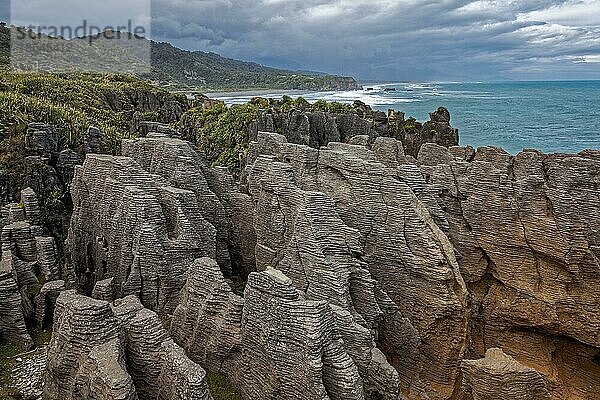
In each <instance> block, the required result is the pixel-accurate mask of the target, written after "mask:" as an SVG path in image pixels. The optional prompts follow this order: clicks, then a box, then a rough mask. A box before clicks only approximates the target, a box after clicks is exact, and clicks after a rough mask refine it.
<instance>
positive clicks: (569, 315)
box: [2, 109, 600, 400]
mask: <svg viewBox="0 0 600 400" xmlns="http://www.w3.org/2000/svg"><path fill="white" fill-rule="evenodd" d="M394 118H400V116H399V115H396V116H394ZM388 123H389V121H388ZM430 123H431V124H439V126H437V128H435V129H438V131H439V130H443V129H445V128H444V127H446V128H448V129H450V128H449V115H448V114H447V113H445V112H444V110H441V109H440V110H438V111H437V112H436V113H433V114H432V116H431V121H430ZM148 129H155V128H152V127H151V126H150V125H149V128H148ZM307 138H308V137H307ZM305 139H306V138H305ZM398 139H401V138H394V137H385V136H384V135H371V134H370V133H369V132H365V134H362V135H354V136H352V137H351V138H346V139H345V140H346V141H348V142H349V143H338V142H335V141H331V140H326V141H325V142H318V141H317V142H315V143H304V144H298V143H290V142H289V141H288V140H287V139H286V137H285V136H283V135H279V134H276V133H266V132H258V133H257V134H256V140H255V141H254V142H253V143H251V145H250V148H249V150H248V154H247V160H246V164H245V165H246V168H245V170H244V172H243V174H242V176H241V179H240V182H235V181H234V179H233V177H232V176H231V175H229V174H228V173H227V171H226V170H224V169H222V168H214V169H213V168H209V166H208V165H207V162H206V161H205V159H204V158H203V157H202V155H200V154H199V153H198V152H197V151H196V150H195V149H194V148H193V147H192V145H191V144H189V143H187V142H185V141H181V140H179V139H177V138H174V137H171V136H170V135H168V134H165V133H159V132H148V133H147V134H146V135H145V137H143V138H139V139H134V140H128V141H124V142H123V146H122V152H123V156H120V157H115V156H99V155H94V154H88V155H87V157H86V161H85V162H84V164H83V166H80V167H76V170H75V174H74V178H73V183H72V195H73V203H74V213H73V218H72V221H71V227H70V231H69V239H68V244H69V251H70V260H71V267H72V269H73V275H74V277H75V278H76V280H77V284H78V289H79V290H80V291H81V292H84V293H87V294H89V295H91V296H92V297H93V298H94V299H92V298H90V297H86V296H82V295H76V294H75V293H74V292H70V291H65V290H62V289H53V287H48V288H47V289H46V290H44V291H43V293H44V296H45V297H44V298H43V299H42V298H40V300H39V301H40V304H42V303H43V304H48V305H47V306H46V307H47V309H48V310H51V309H53V308H54V309H55V315H56V319H57V320H60V321H59V322H56V323H55V331H54V335H53V340H52V343H51V346H50V351H51V352H53V353H52V354H56V355H57V356H56V357H57V358H58V359H61V357H62V359H61V360H60V362H57V361H51V362H50V364H49V366H48V370H47V375H46V376H47V382H48V385H47V388H48V390H49V392H48V395H49V396H50V395H58V396H67V397H68V396H82V394H81V393H91V391H97V392H98V391H99V392H102V393H113V394H114V396H121V397H120V398H134V397H131V396H138V398H177V396H183V395H181V393H200V394H199V396H205V395H206V393H205V391H204V389H203V388H205V386H204V383H203V377H204V375H203V372H202V368H204V369H205V370H208V371H211V372H215V373H222V374H224V375H226V376H227V378H228V379H229V380H230V381H231V383H232V384H233V385H234V386H235V388H236V389H237V390H238V391H239V393H240V394H241V395H242V397H243V398H245V399H251V400H254V399H257V400H261V399H290V400H291V399H307V400H308V399H322V400H326V399H340V400H341V399H360V400H362V399H364V400H376V399H386V400H392V399H419V400H426V399H435V400H442V399H444V400H446V399H447V400H451V399H452V400H454V399H457V400H458V399H460V400H480V399H502V398H523V399H529V398H531V399H550V400H563V399H578V400H591V399H597V398H599V397H600V361H599V360H600V336H599V332H600V320H599V318H600V313H599V312H598V311H599V310H600V303H599V302H600V293H598V290H599V288H600V282H599V280H600V263H599V262H598V260H599V258H600V236H599V234H600V233H599V232H600V228H599V227H600V203H599V198H598V195H597V194H598V187H599V186H600V182H599V179H600V153H598V152H594V151H588V152H583V153H580V154H578V155H560V154H555V155H545V154H543V153H541V152H538V151H534V150H525V151H524V152H522V153H520V154H518V155H516V156H511V155H510V154H508V153H506V152H504V151H502V150H501V149H497V148H491V147H485V148H480V149H477V150H475V149H473V148H471V147H458V146H454V145H453V142H452V141H449V142H445V143H438V144H436V143H431V142H432V141H433V142H437V140H426V141H424V142H421V141H417V142H414V143H413V142H409V141H407V140H406V137H404V139H405V140H404V143H403V141H402V140H398ZM303 140H304V139H303ZM307 140H308V141H309V142H310V139H307ZM340 140H341V138H340ZM411 143H412V144H411ZM411 146H412V147H411ZM317 147H318V148H317ZM18 214H19V211H18V210H15V215H18ZM29 248H31V246H30V247H24V249H29ZM25 253H26V251H25ZM13 258H14V257H13ZM40 264H41V263H40ZM4 269H6V270H8V268H6V267H5V268H4ZM13 269H14V270H15V271H16V270H18V268H13ZM2 276H6V278H5V279H7V278H9V275H8V274H4V275H2ZM13 276H14V275H13ZM12 279H13V280H14V278H12ZM7 282H9V280H8V279H7ZM9 283H10V282H9ZM9 286H10V285H7V287H9ZM57 286H58V287H59V288H62V286H60V285H57ZM56 290H58V292H57V291H56ZM7 293H8V292H7ZM56 293H60V295H59V296H58V300H56V301H55V303H56V305H55V306H54V305H53V300H52V299H54V298H55V297H56ZM7 297H10V296H7ZM13 297H14V295H13ZM14 298H16V297H14ZM138 298H139V300H138ZM113 301H114V303H113ZM13 302H14V301H13ZM6 304H12V303H11V302H6ZM90 310H91V311H90ZM75 314H77V315H80V317H77V318H71V317H69V316H70V315H75ZM159 316H160V318H162V319H164V320H170V321H171V325H170V329H169V332H167V331H166V330H165V329H163V328H162V326H161V324H160V320H159ZM86 319H90V321H91V322H89V323H88V322H85V323H82V324H81V326H80V325H78V322H77V321H80V320H82V321H85V320H86ZM96 320H103V321H105V323H104V324H98V323H97V322H93V321H96ZM62 321H70V322H62ZM106 321H109V322H106ZM63 324H67V325H64V326H65V328H64V329H63V328H62V326H63ZM69 324H71V325H69ZM13 325H15V326H17V325H18V324H16V323H14V324H13ZM67 327H69V328H68V329H67ZM73 332H75V334H76V337H71V336H70V335H73V334H74V333H73ZM77 335H78V336H77ZM82 338H87V339H85V340H83V339H82ZM83 342H85V343H84V344H82V343H83ZM61 343H63V344H61ZM64 343H72V344H69V345H65V344H64ZM75 344H76V345H75ZM61 346H62V347H61ZM59 353H61V354H63V355H62V356H61V355H59ZM51 359H52V358H51ZM107 365H108V367H107ZM107 368H109V369H110V370H114V371H115V373H114V374H111V375H110V376H111V379H107V377H106V376H105V375H104V372H103V371H106V370H107ZM63 382H64V383H63ZM111 396H112V395H111ZM127 396H130V397H127ZM161 396H163V397H161ZM115 398H118V397H115ZM194 398H195V397H194ZM199 398H203V397H199Z"/></svg>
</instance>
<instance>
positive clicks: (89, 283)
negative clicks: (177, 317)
mask: <svg viewBox="0 0 600 400" xmlns="http://www.w3.org/2000/svg"><path fill="white" fill-rule="evenodd" d="M71 195H72V197H73V204H74V210H73V216H72V219H71V227H70V229H69V237H68V245H69V250H70V255H71V263H72V266H73V268H74V272H75V274H76V277H77V279H78V284H79V286H80V287H81V288H82V289H83V290H85V291H87V292H88V293H91V291H92V288H93V287H94V285H95V284H96V282H98V281H101V280H104V279H108V278H114V285H115V295H116V296H117V297H122V296H124V295H129V294H135V295H137V296H139V297H140V299H141V301H142V303H143V304H144V305H145V306H146V307H148V308H151V309H154V310H157V311H159V312H170V311H172V310H174V309H175V306H176V304H177V300H178V297H179V291H180V290H181V288H182V287H183V285H184V272H185V270H186V269H187V268H188V266H189V265H190V263H191V262H192V261H193V260H194V259H196V258H198V257H203V256H208V257H215V256H216V246H215V237H216V230H215V228H214V227H213V225H212V224H210V223H209V222H208V221H207V220H206V219H205V218H204V216H203V212H202V210H203V209H204V208H205V207H204V206H205V204H202V203H199V197H198V196H197V195H196V193H195V192H193V191H190V190H185V189H181V188H176V187H173V186H169V182H167V181H166V180H165V179H164V178H162V177H160V176H157V175H152V174H150V173H149V172H147V171H146V170H145V169H144V168H143V167H142V166H140V165H139V164H138V163H136V162H135V161H134V160H132V159H131V158H127V157H114V156H105V155H88V156H87V157H86V160H85V162H84V164H83V166H82V167H78V168H77V169H76V171H75V178H74V179H73V183H72V185H71Z"/></svg>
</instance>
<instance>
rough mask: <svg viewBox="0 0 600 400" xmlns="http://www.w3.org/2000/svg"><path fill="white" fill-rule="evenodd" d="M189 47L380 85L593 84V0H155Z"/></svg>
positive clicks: (597, 73)
mask: <svg viewBox="0 0 600 400" xmlns="http://www.w3.org/2000/svg"><path fill="white" fill-rule="evenodd" d="M153 17H154V23H153V35H154V38H155V39H160V40H167V41H170V42H172V43H174V44H176V45H178V46H180V47H183V48H186V49H192V50H204V51H214V52H216V53H220V54H222V55H225V56H228V57H234V58H240V59H244V60H252V61H258V62H263V63H266V64H270V65H275V66H280V67H293V68H301V69H311V70H318V71H325V72H330V73H337V74H347V75H353V76H355V77H357V78H361V79H385V80H461V81H465V80H466V81H476V80H496V79H584V78H596V79H600V0H570V1H549V0H520V1H487V0H483V1H464V0H443V1H428V0H337V1H336V0H186V1H184V0H160V1H155V2H154V3H153Z"/></svg>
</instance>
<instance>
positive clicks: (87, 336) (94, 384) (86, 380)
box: [44, 291, 212, 400]
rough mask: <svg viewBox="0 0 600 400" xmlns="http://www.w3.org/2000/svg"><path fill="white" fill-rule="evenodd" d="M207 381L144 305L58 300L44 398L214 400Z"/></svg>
mask: <svg viewBox="0 0 600 400" xmlns="http://www.w3.org/2000/svg"><path fill="white" fill-rule="evenodd" d="M204 377H205V373H204V370H202V368H200V367H199V366H198V365H196V364H194V363H193V362H191V361H190V360H189V359H188V358H187V357H186V356H185V354H184V353H183V350H182V349H181V348H179V347H178V346H177V345H175V344H174V343H173V342H172V341H171V340H170V339H168V335H167V332H166V331H165V330H164V328H163V327H162V325H161V322H160V320H159V319H158V316H157V315H156V314H155V313H153V312H152V311H150V310H148V309H145V308H143V306H142V305H141V303H140V302H139V300H137V299H135V298H133V297H128V298H125V299H124V300H122V301H120V302H119V303H117V304H116V305H115V306H111V305H110V303H108V302H106V301H100V300H94V299H91V298H89V297H86V296H82V295H78V294H76V293H75V292H74V291H65V292H63V293H61V295H60V296H59V297H58V300H57V302H56V314H55V325H54V330H53V334H52V340H51V342H50V345H49V348H48V364H47V366H46V373H45V376H44V398H45V399H58V398H60V399H67V400H68V399H82V400H83V399H90V398H97V399H114V400H117V399H118V400H121V399H126V400H134V399H140V400H146V399H147V400H151V399H164V400H175V399H184V400H188V399H189V400H191V399H194V400H195V399H203V400H209V399H212V397H211V396H210V393H209V392H208V388H207V385H206V382H205V380H204Z"/></svg>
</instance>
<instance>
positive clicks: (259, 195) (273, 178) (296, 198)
mask: <svg viewBox="0 0 600 400" xmlns="http://www.w3.org/2000/svg"><path fill="white" fill-rule="evenodd" d="M293 178H294V171H293V168H292V166H291V165H290V164H285V163H278V162H273V160H272V159H268V158H258V159H257V161H256V162H255V163H254V165H253V166H252V167H251V170H250V172H249V189H250V194H251V195H252V197H253V199H254V201H255V204H256V216H255V228H256V234H257V237H258V244H257V247H256V256H257V265H258V266H259V268H261V269H264V268H267V267H272V268H276V269H278V270H280V271H282V272H283V273H285V274H286V275H287V276H288V277H289V278H290V279H291V280H292V281H293V283H294V285H295V286H296V288H297V289H298V290H301V291H303V292H304V293H306V298H307V300H311V301H326V302H327V303H329V304H330V306H331V307H332V309H333V311H334V317H335V320H336V323H337V326H338V328H339V330H340V334H341V336H342V338H343V340H344V345H345V350H346V352H347V353H348V354H349V355H350V356H351V357H352V359H353V361H354V363H355V364H356V366H357V367H358V370H359V372H360V375H361V377H362V380H363V383H364V391H365V393H366V394H367V395H368V397H369V398H371V393H377V394H378V396H383V397H384V398H394V399H395V398H398V395H399V385H400V379H399V377H398V373H397V372H396V370H395V369H394V368H393V367H392V366H391V365H390V364H389V363H388V362H387V360H386V358H385V356H384V355H383V354H382V353H381V351H380V350H379V349H377V347H376V344H375V337H374V335H373V330H374V329H376V327H377V323H378V321H379V320H380V319H381V318H383V312H382V310H381V309H380V308H379V305H378V304H377V298H376V297H377V296H376V293H375V291H376V288H375V286H376V281H374V280H373V279H372V278H371V275H370V273H369V270H368V266H367V265H366V264H365V263H364V262H363V261H361V259H360V258H361V252H362V251H361V249H360V245H359V240H360V234H359V232H358V231H357V230H355V229H352V228H349V227H348V226H346V225H345V224H344V223H343V221H342V220H341V219H340V218H339V216H338V214H337V212H336V210H335V205H334V202H333V200H332V199H331V198H329V197H327V196H326V195H324V194H323V193H319V192H304V191H302V190H301V189H299V188H298V187H297V186H296V184H295V181H294V179H293Z"/></svg>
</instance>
